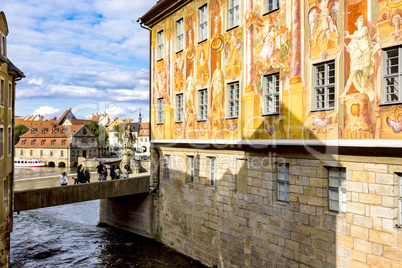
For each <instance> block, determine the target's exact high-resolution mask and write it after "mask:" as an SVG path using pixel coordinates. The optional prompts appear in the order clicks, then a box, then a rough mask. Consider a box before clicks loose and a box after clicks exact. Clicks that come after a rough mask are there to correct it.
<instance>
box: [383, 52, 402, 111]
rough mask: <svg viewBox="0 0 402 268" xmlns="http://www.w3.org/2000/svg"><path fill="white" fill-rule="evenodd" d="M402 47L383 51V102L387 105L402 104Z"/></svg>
mask: <svg viewBox="0 0 402 268" xmlns="http://www.w3.org/2000/svg"><path fill="white" fill-rule="evenodd" d="M401 55H402V46H401V47H394V48H390V49H387V50H384V51H383V82H382V84H383V90H382V102H383V103H385V104H392V103H401V102H402V90H401V81H402V68H399V66H400V65H401V64H400V63H401V60H402V57H401Z"/></svg>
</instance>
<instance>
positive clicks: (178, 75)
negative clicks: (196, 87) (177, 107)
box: [174, 53, 185, 92]
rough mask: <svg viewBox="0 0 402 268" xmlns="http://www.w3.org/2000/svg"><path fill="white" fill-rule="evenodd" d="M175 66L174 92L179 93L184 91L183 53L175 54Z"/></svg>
mask: <svg viewBox="0 0 402 268" xmlns="http://www.w3.org/2000/svg"><path fill="white" fill-rule="evenodd" d="M174 66H175V76H174V88H175V91H177V92H181V91H183V89H184V84H185V79H184V72H183V71H184V59H183V53H178V54H176V60H175V63H174Z"/></svg>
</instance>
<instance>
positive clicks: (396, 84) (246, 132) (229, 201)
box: [139, 0, 402, 267]
mask: <svg viewBox="0 0 402 268" xmlns="http://www.w3.org/2000/svg"><path fill="white" fill-rule="evenodd" d="M401 12H402V1H400V0H352V1H343V0H321V1H320V0H318V1H312V0H308V1H301V0H264V1H262V0H240V1H235V0H210V1H208V0H196V1H188V0H187V1H186V0H179V1H167V0H161V1H158V2H157V3H156V4H155V6H154V7H153V8H151V9H150V10H149V11H148V12H147V13H146V14H145V15H143V16H142V17H141V18H140V19H139V23H141V25H142V26H143V27H144V28H147V27H148V28H149V29H150V31H151V44H150V53H151V66H150V70H151V77H150V82H151V84H150V91H151V94H150V95H151V114H150V128H151V138H152V141H151V142H152V144H153V150H152V159H153V160H152V168H151V170H155V171H159V172H154V173H152V179H153V183H154V186H155V187H157V190H158V191H159V194H158V198H155V199H154V204H155V207H156V211H155V213H154V215H155V216H154V221H155V224H154V232H155V234H157V237H160V239H161V240H162V242H163V243H165V244H167V245H168V246H171V247H173V248H175V249H176V250H178V251H179V252H182V253H184V254H186V255H189V256H191V257H193V258H195V259H198V260H200V261H201V262H203V263H204V264H206V265H208V266H214V265H216V266H218V267H277V266H281V267H282V266H283V267H304V266H305V267H400V266H402V229H401V224H402V158H401V154H400V152H401V147H402V134H401V133H402V125H401V124H402V121H401V120H402V93H401V92H402V88H401V85H402V83H401V77H402V76H401V75H402V29H401V19H402V13H401ZM158 167H159V168H158Z"/></svg>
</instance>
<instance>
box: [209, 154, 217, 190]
mask: <svg viewBox="0 0 402 268" xmlns="http://www.w3.org/2000/svg"><path fill="white" fill-rule="evenodd" d="M215 185H216V181H215V157H210V158H209V186H213V187H215Z"/></svg>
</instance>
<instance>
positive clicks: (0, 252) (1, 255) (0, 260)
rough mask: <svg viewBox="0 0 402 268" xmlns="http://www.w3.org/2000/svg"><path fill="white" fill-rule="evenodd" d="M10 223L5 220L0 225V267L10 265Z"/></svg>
mask: <svg viewBox="0 0 402 268" xmlns="http://www.w3.org/2000/svg"><path fill="white" fill-rule="evenodd" d="M10 223H11V222H10V220H9V218H7V220H6V221H4V222H3V223H2V224H1V225H0V241H1V243H0V267H7V266H8V265H9V263H10V226H11V224H10Z"/></svg>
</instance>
